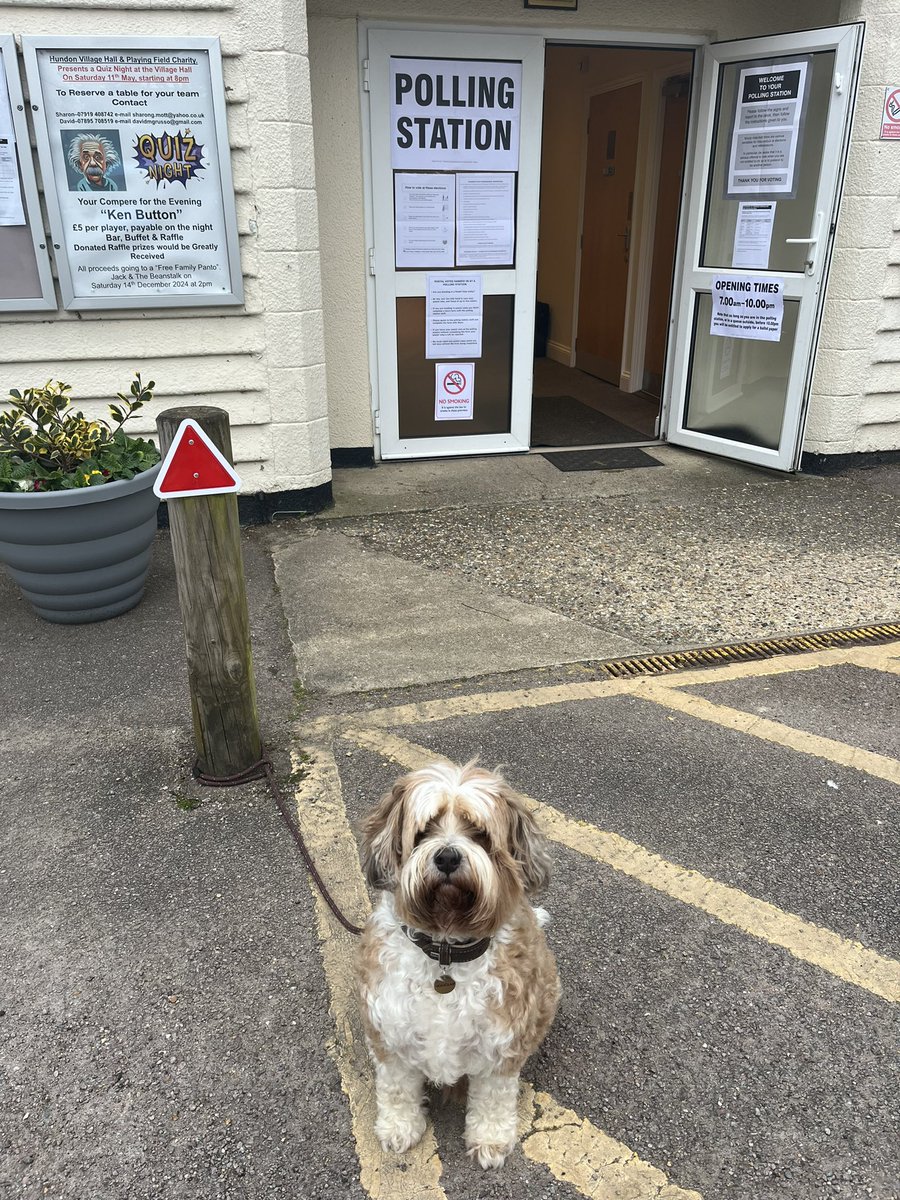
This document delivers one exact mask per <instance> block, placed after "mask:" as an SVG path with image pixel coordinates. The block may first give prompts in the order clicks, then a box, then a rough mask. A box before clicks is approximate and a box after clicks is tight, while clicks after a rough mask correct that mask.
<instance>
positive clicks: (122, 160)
mask: <svg viewBox="0 0 900 1200" xmlns="http://www.w3.org/2000/svg"><path fill="white" fill-rule="evenodd" d="M38 67H39V70H40V78H41V90H42V92H43V96H44V107H45V111H46V117H47V126H48V132H49V138H50V156H51V159H52V165H53V180H52V183H53V185H54V187H55V189H56V196H57V200H58V202H59V210H60V216H61V220H62V225H63V234H62V236H63V239H64V241H65V253H66V254H67V256H68V260H69V268H70V270H71V273H72V287H73V291H74V293H75V295H76V296H77V297H81V296H85V297H87V296H102V297H105V298H106V299H108V300H110V301H112V302H114V301H115V300H116V297H118V296H122V297H132V296H166V297H168V298H170V299H171V300H172V301H173V302H177V299H178V297H179V296H182V295H188V294H191V293H193V294H194V295H197V294H203V295H208V296H209V300H210V303H211V304H214V303H215V302H216V298H217V295H218V294H221V293H223V292H231V291H232V279H231V271H230V267H229V258H228V243H227V233H226V226H225V203H226V197H224V196H223V194H222V186H221V182H220V175H219V164H218V161H217V157H218V150H217V131H216V122H215V115H214V104H213V94H212V89H213V85H212V76H211V70H210V61H209V55H208V54H206V53H203V52H182V51H176V50H160V51H156V50H154V49H147V50H146V51H144V50H136V51H134V52H129V51H119V50H97V51H90V50H78V51H77V53H66V52H59V51H56V50H40V51H39V52H38ZM44 182H45V183H46V184H48V185H49V184H50V182H51V181H50V180H48V179H47V175H46V174H45V177H44ZM227 202H228V203H229V204H230V203H231V197H230V196H229V197H227ZM111 307H112V305H111Z"/></svg>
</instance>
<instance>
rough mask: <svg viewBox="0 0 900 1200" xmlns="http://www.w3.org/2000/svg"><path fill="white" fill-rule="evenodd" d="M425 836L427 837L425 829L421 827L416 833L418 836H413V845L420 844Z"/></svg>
mask: <svg viewBox="0 0 900 1200" xmlns="http://www.w3.org/2000/svg"><path fill="white" fill-rule="evenodd" d="M424 837H425V830H424V829H420V830H419V832H418V833H417V834H416V836H415V837H414V838H413V846H418V845H419V843H420V842H421V841H422V839H423V838H424Z"/></svg>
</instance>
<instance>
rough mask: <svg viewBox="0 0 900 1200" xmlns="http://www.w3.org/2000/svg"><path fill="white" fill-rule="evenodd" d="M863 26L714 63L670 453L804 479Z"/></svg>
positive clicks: (744, 51) (696, 174) (774, 43)
mask: <svg viewBox="0 0 900 1200" xmlns="http://www.w3.org/2000/svg"><path fill="white" fill-rule="evenodd" d="M861 44H862V26H860V25H848V26H838V27H836V28H831V29H819V30H808V31H805V32H803V33H795V34H783V35H778V36H775V37H767V38H753V39H748V40H744V41H739V42H721V43H717V44H714V45H711V46H709V47H708V48H707V49H706V50H705V51H704V64H703V75H702V83H701V92H700V100H699V114H698V124H697V129H698V134H697V149H696V156H695V163H694V171H693V180H692V184H691V188H690V191H689V197H690V200H689V204H690V208H689V211H688V226H687V232H686V242H685V251H684V268H683V270H682V272H681V290H680V294H679V295H678V296H677V307H676V316H675V320H676V324H675V336H674V338H673V345H674V353H673V366H672V372H671V381H670V382H671V395H672V397H673V400H672V403H671V405H670V408H669V421H668V430H667V436H668V440H669V441H671V442H675V443H677V444H679V445H683V446H690V447H693V448H695V449H698V450H707V451H711V452H712V453H715V454H721V455H724V456H726V457H728V458H738V459H742V460H744V461H745V462H751V463H757V464H759V465H762V466H768V467H773V468H776V469H779V470H784V471H789V470H793V469H795V468H796V467H797V466H798V465H799V461H800V452H801V444H802V435H803V425H804V420H805V415H806V406H807V400H808V396H809V388H810V382H811V378H812V369H813V361H814V354H815V346H816V339H817V336H818V329H819V322H820V318H821V311H822V301H823V298H824V283H825V278H826V273H827V267H828V262H829V257H830V253H831V246H832V241H833V237H834V230H835V223H836V221H837V212H838V204H839V200H840V187H841V182H842V179H843V174H844V163H845V160H846V153H847V146H848V143H849V135H850V119H851V114H852V108H853V98H854V94H855V89H856V76H857V71H858V65H859V57H860V51H861Z"/></svg>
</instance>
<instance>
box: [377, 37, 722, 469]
mask: <svg viewBox="0 0 900 1200" xmlns="http://www.w3.org/2000/svg"><path fill="white" fill-rule="evenodd" d="M408 34H435V35H439V36H440V37H441V39H443V38H446V37H454V36H460V37H466V36H472V35H474V36H475V37H477V39H478V50H477V52H475V53H473V52H472V49H471V48H469V49H467V51H466V54H465V56H466V57H476V58H485V57H487V54H486V53H485V39H487V38H494V37H498V38H499V37H503V38H522V39H529V40H531V41H533V42H534V46H535V49H536V51H537V53H538V55H539V61H540V71H541V80H543V60H544V51H545V48H546V45H547V43H553V44H554V45H565V44H566V43H572V44H577V45H585V46H621V47H622V48H623V49H626V48H635V49H638V48H643V49H657V50H685V51H696V50H699V49H701V48H702V47H703V46H705V45H706V44H707V43H708V39H707V38H704V37H702V36H698V35H696V34H679V33H674V32H671V31H665V32H645V31H641V30H622V29H615V30H609V29H596V28H577V27H574V28H573V27H564V26H560V25H542V26H533V27H532V26H521V25H517V26H504V27H498V26H481V25H454V26H449V25H446V24H444V23H438V24H432V23H424V22H408V21H404V22H396V21H386V20H360V21H359V24H358V56H359V78H360V81H361V87H360V106H361V130H362V139H361V140H362V160H363V177H364V181H365V187H364V228H365V237H366V246H367V247H368V248H369V259H370V263H371V268H372V269H374V271H375V274H374V275H373V274H372V273H371V269H370V272H369V274H368V276H367V281H366V282H367V287H366V324H367V331H368V345H369V363H370V379H371V402H372V415H373V427H374V443H375V444H374V453H375V458H376V460H378V459H382V458H387V457H428V456H431V455H434V456H439V455H442V454H479V453H486V452H497V451H504V450H506V451H519V452H521V451H524V450H526V449H527V448H528V442H529V433H530V422H531V379H532V366H531V360H530V357H529V363H528V368H527V371H524V370H522V369H520V372H519V376H518V378H517V377H516V376H515V373H514V381H513V388H514V389H515V387H516V385H517V384H518V386H519V387H520V389H522V390H521V392H520V396H521V399H520V402H519V406H518V407H519V412H518V414H517V413H516V404H515V396H514V402H513V404H514V407H513V416H514V419H515V418H516V416H518V419H517V420H515V423H514V425H513V428H512V430H511V432H510V434H509V435H484V436H487V437H494V438H500V439H501V441H500V443H499V444H498V443H495V444H493V445H488V444H484V445H483V448H481V449H478V448H476V447H475V446H474V445H473V444H472V440H470V439H468V438H462V439H459V438H457V439H449V438H428V439H416V441H417V442H421V443H434V442H441V443H444V445H443V447H441V448H438V447H434V448H428V447H424V446H423V448H421V449H419V448H416V446H415V443H414V442H413V440H412V439H410V440H409V442H408V452H407V453H404V454H402V455H396V456H395V455H393V454H390V453H385V432H386V430H387V428H388V421H389V420H392V421H393V422H394V425H396V386H397V385H396V354H397V348H396V323H395V319H394V318H393V317H391V318H390V333H391V336H390V337H388V336H387V335H386V333H385V330H384V329H383V328H382V327H380V326H379V323H378V316H379V310H380V307H381V310H382V311H383V305H380V302H379V296H378V292H377V290H376V283H377V280H378V275H377V272H378V271H379V269H380V268H381V266H382V265H383V266H384V267H385V268H386V269H387V270H388V271H390V272H392V273H394V264H393V261H392V248H393V236H392V229H391V236H390V237H389V238H388V239H387V244H386V245H384V244H381V245H380V244H379V242H381V243H384V241H385V239H384V238H383V237H382V238H381V239H378V238H376V232H377V230H378V229H379V228H380V227H382V226H383V224H384V214H383V210H382V209H381V208H379V212H380V214H381V220H380V222H379V223H378V226H376V200H379V201H380V205H384V202H385V199H386V198H387V202H388V203H392V198H393V187H392V186H391V187H390V188H389V189H388V188H385V187H384V180H383V178H382V180H381V189H382V194H380V195H379V188H378V187H377V186H376V177H377V176H378V171H377V165H376V163H375V162H374V159H373V146H374V145H376V144H377V143H376V142H375V140H374V139H375V137H376V136H377V135H376V133H375V129H374V113H373V105H372V103H371V90H370V89H371V86H372V73H371V58H370V52H371V48H372V45H373V35H384V36H385V37H388V36H389V46H390V53H391V54H396V53H398V52H404V53H405V52H408V51H406V49H405V48H404V46H403V45H402V44H400V49H399V50H398V48H397V47H398V44H399V43H398V41H397V39H398V38H401V37H403V36H404V35H408ZM374 41H375V42H376V44H377V41H378V39H377V37H375V38H374ZM382 44H383V43H382ZM444 47H445V43H444V42H443V40H442V41H441V45H440V47H439V48H434V49H431V50H429V54H430V55H431V56H432V57H443V56H447V57H451V55H450V54H449V52H447V51H446V50H445V48H444ZM493 53H494V51H493V50H492V51H491V54H492V55H493ZM507 57H509V56H508V55H507ZM365 81H367V82H365ZM542 101H543V97H542V96H541V107H540V108H539V109H538V110H537V114H536V120H535V123H534V124H533V125H532V126H531V127H530V128H528V127H527V126H526V124H525V114H524V112H523V116H522V129H523V130H525V129H526V128H528V134H529V138H530V139H532V140H533V142H534V146H533V150H534V153H535V154H536V156H537V178H536V186H537V188H538V191H539V187H540V152H541V116H542V107H543V105H542ZM695 105H696V89H695V90H694V92H693V94H692V103H691V116H690V117H689V121H688V163H690V157H691V152H692V147H693V141H694V136H693V129H694V111H695ZM533 119H534V118H533ZM383 144H384V145H386V143H383ZM523 149H524V139H523V142H522V147H521V149H520V153H521V150H523ZM384 152H385V151H383V153H384ZM388 162H389V157H388ZM520 171H521V166H520ZM689 178H690V169H689V168H688V169H686V170H685V185H684V188H683V191H682V212H683V211H684V203H685V197H686V194H687V180H688V179H689ZM519 196H520V204H521V176H520V192H519ZM521 211H522V210H521V208H520V209H519V212H518V213H517V218H518V220H517V230H516V244H517V258H516V270H515V272H498V271H486V272H484V277H485V294H486V295H490V294H496V292H497V291H500V292H504V288H503V287H502V286H501V283H500V281H499V280H498V282H497V284H496V285H494V284H491V285H490V287H489V286H488V278H489V276H491V275H497V276H499V275H502V274H506V275H509V276H513V275H515V274H519V279H518V283H519V284H520V285H521V284H523V283H524V280H525V276H524V271H523V264H522V262H521V260H520V259H519V257H518V254H519V251H520V249H521V247H522V245H523V240H522V233H523V230H522V225H521V223H520V222H521V217H520V216H519V213H521ZM536 222H537V212H536V213H535V226H534V230H533V239H532V246H533V253H532V256H531V257H532V263H531V266H530V273H531V285H530V288H529V292H530V298H529V300H528V302H527V304H526V301H525V297H524V295H522V296H520V293H519V290H518V289H517V291H516V310H515V318H514V319H515V321H516V324H517V326H518V325H519V324H520V321H521V324H522V326H523V327H524V328H525V331H527V341H528V345H529V355H530V354H531V350H530V347H531V346H532V344H533V338H534V301H535V292H536V281H537V280H536V277H537V223H536ZM682 224H683V219H682ZM679 244H680V243H679ZM379 254H380V255H381V258H379ZM385 256H386V260H387V261H386V262H384V261H383V259H384V257H385ZM676 270H677V264H676ZM406 274H408V273H407V272H402V273H400V277H401V278H402V276H403V275H406ZM424 274H425V273H424V272H423V276H424ZM408 286H412V285H406V284H399V285H398V288H399V287H404V288H405V287H408ZM523 291H524V289H523ZM408 294H410V293H409V292H407V291H399V290H398V291H397V292H396V293H395V295H408ZM414 294H424V292H416V293H414ZM504 294H509V292H508V290H507V291H505V292H504ZM520 309H521V316H520ZM526 309H527V311H525V310H526ZM670 357H671V356H670ZM385 382H387V383H388V384H389V385H390V390H385V387H384V383H385ZM523 384H524V385H525V386H524V388H523ZM391 395H393V397H394V415H393V416H392V415H391V414H390V413H389V411H388V410H389V402H388V397H389V396H391ZM666 401H667V398H666V395H665V393H664V397H663V410H662V412H663V418H662V419H663V420H664V419H665V404H666ZM504 436H505V437H506V440H507V442H509V443H510V444H503V441H502V439H503V437H504ZM514 436H515V438H516V443H515V444H512V442H511V439H512V438H513V437H514ZM398 440H399V439H398ZM452 442H458V443H461V444H460V445H458V446H456V447H453V446H452V445H451V444H450V443H452Z"/></svg>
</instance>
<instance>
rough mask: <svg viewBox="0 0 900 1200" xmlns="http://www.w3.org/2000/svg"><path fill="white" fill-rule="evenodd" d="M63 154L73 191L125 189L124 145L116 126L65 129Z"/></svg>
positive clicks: (117, 190) (115, 190)
mask: <svg viewBox="0 0 900 1200" xmlns="http://www.w3.org/2000/svg"><path fill="white" fill-rule="evenodd" d="M61 136H62V143H63V157H64V158H65V160H66V175H67V179H68V184H69V191H70V192H120V191H124V190H125V175H124V172H123V169H122V146H121V143H120V142H119V134H118V131H117V130H115V129H103V130H100V131H97V132H88V131H87V130H84V129H78V130H74V131H72V132H67V133H63V134H62V135H61Z"/></svg>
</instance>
